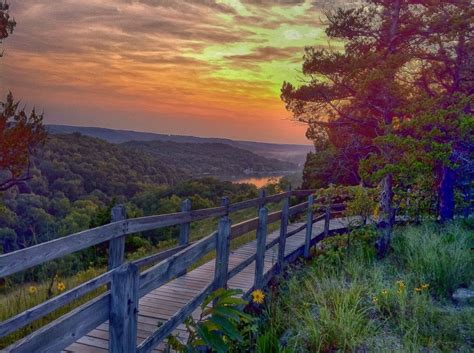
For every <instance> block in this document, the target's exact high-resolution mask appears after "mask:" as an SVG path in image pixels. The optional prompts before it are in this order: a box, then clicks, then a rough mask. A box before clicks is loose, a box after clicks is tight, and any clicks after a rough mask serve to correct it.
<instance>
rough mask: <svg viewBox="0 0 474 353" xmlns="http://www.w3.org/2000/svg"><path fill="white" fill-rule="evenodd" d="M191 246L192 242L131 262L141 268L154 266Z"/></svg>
mask: <svg viewBox="0 0 474 353" xmlns="http://www.w3.org/2000/svg"><path fill="white" fill-rule="evenodd" d="M192 244H194V242H193V243H189V244H184V245H179V246H177V247H174V248H171V249H167V250H164V251H161V252H159V253H156V254H153V255H150V256H147V257H144V258H141V259H138V260H134V261H132V264H134V265H136V266H138V267H143V266H148V265H151V264H155V263H157V262H159V261H163V260H164V259H167V258H168V257H170V256H171V255H174V254H176V253H178V252H180V251H181V250H183V249H186V248H187V247H189V246H191V245H192Z"/></svg>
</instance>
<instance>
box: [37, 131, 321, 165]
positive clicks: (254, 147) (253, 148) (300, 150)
mask: <svg viewBox="0 0 474 353" xmlns="http://www.w3.org/2000/svg"><path fill="white" fill-rule="evenodd" d="M46 129H47V130H48V131H49V132H50V133H51V134H71V133H74V132H79V133H81V134H82V135H85V136H90V137H96V138H100V139H102V140H105V141H107V142H111V143H123V142H130V141H162V142H177V143H192V144H197V143H199V144H202V143H219V144H225V145H229V146H233V147H237V148H240V149H244V150H247V151H250V152H252V153H255V154H256V155H259V156H262V157H266V158H275V159H279V160H280V161H287V162H291V163H294V164H299V165H302V164H303V163H304V161H305V160H306V154H307V153H308V152H310V151H313V150H314V147H313V146H311V145H295V144H280V143H266V142H254V141H239V140H230V139H226V138H217V137H197V136H184V135H168V134H157V133H152V132H141V131H129V130H115V129H106V128H101V127H86V126H69V125H46Z"/></svg>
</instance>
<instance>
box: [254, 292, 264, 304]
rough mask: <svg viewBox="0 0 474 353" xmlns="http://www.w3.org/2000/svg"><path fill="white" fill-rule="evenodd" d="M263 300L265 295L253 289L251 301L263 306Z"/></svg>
mask: <svg viewBox="0 0 474 353" xmlns="http://www.w3.org/2000/svg"><path fill="white" fill-rule="evenodd" d="M264 299H265V294H263V292H262V291H261V290H260V289H255V290H254V291H253V292H252V301H253V302H254V303H257V304H263V300H264Z"/></svg>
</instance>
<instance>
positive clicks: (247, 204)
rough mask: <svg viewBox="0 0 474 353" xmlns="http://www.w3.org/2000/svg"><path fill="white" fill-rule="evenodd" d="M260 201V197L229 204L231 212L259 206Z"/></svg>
mask: <svg viewBox="0 0 474 353" xmlns="http://www.w3.org/2000/svg"><path fill="white" fill-rule="evenodd" d="M258 203H259V198H256V199H250V200H245V201H241V202H236V203H233V204H231V205H229V212H236V211H240V210H244V209H247V208H253V207H257V206H258Z"/></svg>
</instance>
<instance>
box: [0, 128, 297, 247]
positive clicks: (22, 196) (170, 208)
mask: <svg viewBox="0 0 474 353" xmlns="http://www.w3.org/2000/svg"><path fill="white" fill-rule="evenodd" d="M225 156H227V157H225ZM273 163H275V166H276V167H277V168H285V167H286V168H289V167H290V166H291V165H290V164H288V163H285V162H280V161H272V160H267V159H265V158H263V157H259V156H256V155H253V154H252V153H250V152H248V151H243V150H239V149H236V148H234V147H231V146H226V145H221V144H199V148H197V147H196V146H195V145H194V144H178V143H164V142H150V143H144V144H142V143H130V144H122V145H117V144H111V143H108V142H106V141H103V140H100V139H96V138H91V137H86V136H82V135H80V134H69V135H50V136H49V138H48V141H47V142H46V144H45V145H44V146H43V147H42V148H40V149H39V150H38V152H37V153H36V155H35V156H34V158H33V159H32V163H31V164H32V165H31V171H30V174H31V179H30V180H29V181H27V182H26V183H24V184H21V185H20V186H19V187H18V188H12V189H10V190H8V191H7V192H5V193H4V194H3V197H2V200H1V202H0V239H1V243H0V245H1V247H2V252H10V251H13V250H15V249H19V248H24V247H27V246H31V245H34V244H37V243H40V242H44V241H47V240H51V239H54V238H57V237H60V236H64V235H67V234H70V233H74V232H77V231H80V230H83V229H87V228H90V227H93V226H97V225H100V224H103V223H107V222H109V220H110V208H111V207H112V206H113V204H115V203H118V202H120V203H127V209H128V210H129V213H130V214H129V215H130V216H141V215H151V214H158V213H169V212H176V211H178V210H179V207H180V202H181V199H182V198H184V197H189V198H191V200H192V202H193V207H194V208H202V207H211V206H214V205H218V204H219V202H220V197H222V196H229V197H230V198H231V199H232V200H239V199H243V198H246V197H252V196H255V195H256V188H255V187H254V186H250V185H236V184H232V183H230V182H221V181H219V180H217V179H213V178H207V179H203V180H195V179H193V175H197V174H204V173H206V171H208V172H209V173H215V174H217V175H219V174H221V173H222V171H226V172H228V173H237V174H238V173H241V172H242V171H243V169H245V168H248V167H250V168H254V170H256V171H271V170H274V169H271V166H272V164H273ZM180 166H181V167H180ZM168 233H169V231H168ZM153 235H155V236H153V237H150V239H151V238H153V242H156V241H158V240H159V239H162V238H163V236H164V234H161V233H160V232H155V233H154V234H153ZM169 235H170V234H168V236H169Z"/></svg>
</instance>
